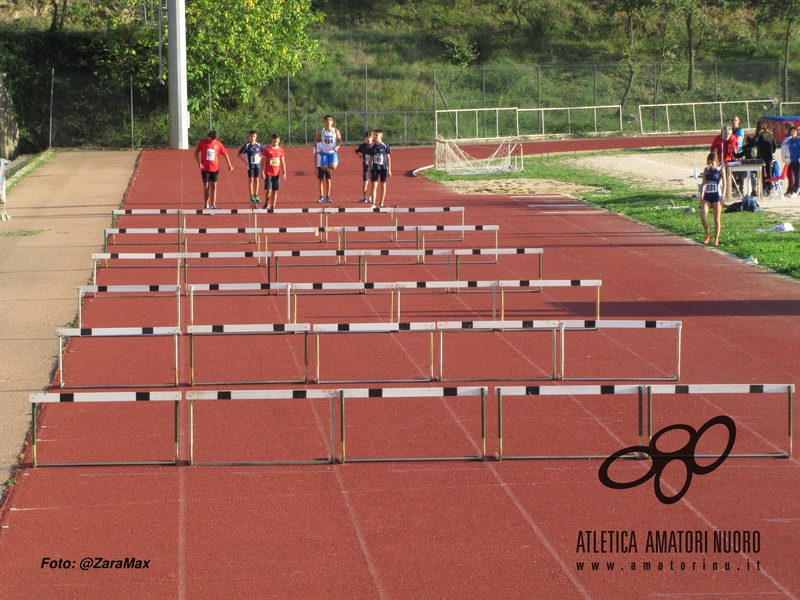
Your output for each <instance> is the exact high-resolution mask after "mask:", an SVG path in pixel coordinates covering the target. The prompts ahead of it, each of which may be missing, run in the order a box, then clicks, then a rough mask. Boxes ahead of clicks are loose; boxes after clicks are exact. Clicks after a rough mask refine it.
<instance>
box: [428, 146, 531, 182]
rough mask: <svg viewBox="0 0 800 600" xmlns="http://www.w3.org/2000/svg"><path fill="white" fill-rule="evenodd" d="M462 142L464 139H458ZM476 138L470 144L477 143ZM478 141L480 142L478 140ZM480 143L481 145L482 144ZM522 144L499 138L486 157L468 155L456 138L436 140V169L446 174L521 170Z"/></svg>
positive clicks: (485, 173)
mask: <svg viewBox="0 0 800 600" xmlns="http://www.w3.org/2000/svg"><path fill="white" fill-rule="evenodd" d="M460 141H461V143H462V144H463V143H464V142H465V140H460ZM476 142H477V141H476V140H472V141H470V144H472V145H477V144H476ZM478 143H480V142H478ZM484 144H485V142H484V143H481V145H484ZM522 168H523V164H522V144H520V143H519V142H517V141H514V140H500V143H499V145H498V146H497V148H496V149H495V150H494V152H492V154H491V156H489V157H488V158H475V157H473V156H470V155H469V154H467V153H466V152H464V149H463V148H462V147H461V146H459V145H458V143H457V142H456V140H451V139H443V138H439V139H437V140H436V169H437V170H438V171H444V172H446V173H447V174H448V175H487V174H491V173H515V172H518V171H522Z"/></svg>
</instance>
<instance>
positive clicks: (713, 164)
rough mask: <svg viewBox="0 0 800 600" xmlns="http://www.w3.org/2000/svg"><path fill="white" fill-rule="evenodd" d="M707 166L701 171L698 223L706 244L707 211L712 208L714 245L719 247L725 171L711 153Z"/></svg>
mask: <svg viewBox="0 0 800 600" xmlns="http://www.w3.org/2000/svg"><path fill="white" fill-rule="evenodd" d="M706 161H707V163H708V166H707V167H706V169H705V171H703V183H702V191H701V192H700V204H701V206H700V221H701V222H702V223H703V229H704V230H705V232H706V237H705V239H704V240H703V243H704V244H707V243H708V242H709V240H710V239H711V229H710V228H709V226H708V210H709V209H710V208H711V207H712V206H713V207H714V245H715V246H719V233H720V230H721V229H722V197H723V194H724V193H725V171H723V170H722V169H721V168H720V166H719V163H718V162H717V155H716V153H715V152H712V153H711V154H709V155H708V158H707V159H706Z"/></svg>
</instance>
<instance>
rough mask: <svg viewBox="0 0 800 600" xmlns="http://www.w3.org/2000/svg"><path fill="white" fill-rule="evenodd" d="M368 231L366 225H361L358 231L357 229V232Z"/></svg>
mask: <svg viewBox="0 0 800 600" xmlns="http://www.w3.org/2000/svg"><path fill="white" fill-rule="evenodd" d="M366 230H367V228H366V227H365V226H364V225H359V226H358V229H356V231H366Z"/></svg>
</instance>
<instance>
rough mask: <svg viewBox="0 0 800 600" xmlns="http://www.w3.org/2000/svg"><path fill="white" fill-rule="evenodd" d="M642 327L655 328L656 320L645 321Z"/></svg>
mask: <svg viewBox="0 0 800 600" xmlns="http://www.w3.org/2000/svg"><path fill="white" fill-rule="evenodd" d="M644 328H645V329H655V328H656V322H655V321H645V322H644Z"/></svg>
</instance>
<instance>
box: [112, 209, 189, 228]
mask: <svg viewBox="0 0 800 600" xmlns="http://www.w3.org/2000/svg"><path fill="white" fill-rule="evenodd" d="M123 215H132V216H136V215H138V216H156V215H177V217H178V227H181V209H179V208H124V209H117V210H112V211H111V227H114V226H115V225H116V224H117V221H118V220H119V217H121V216H123Z"/></svg>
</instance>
